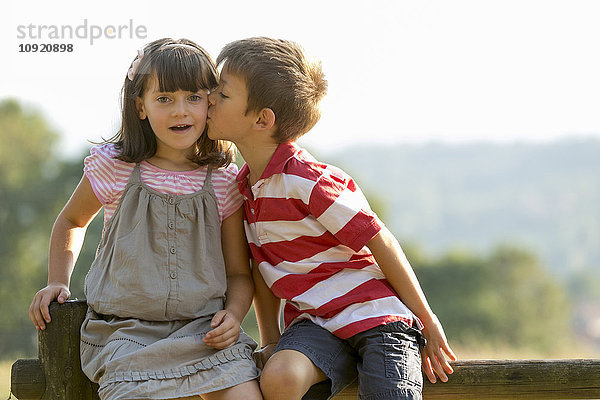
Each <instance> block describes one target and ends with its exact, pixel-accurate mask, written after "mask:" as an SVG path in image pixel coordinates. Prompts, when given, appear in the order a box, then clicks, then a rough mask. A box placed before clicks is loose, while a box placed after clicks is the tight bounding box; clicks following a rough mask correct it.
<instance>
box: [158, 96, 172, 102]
mask: <svg viewBox="0 0 600 400" xmlns="http://www.w3.org/2000/svg"><path fill="white" fill-rule="evenodd" d="M156 101H158V102H159V103H167V102H169V98H168V97H167V96H160V97H159V98H157V99H156Z"/></svg>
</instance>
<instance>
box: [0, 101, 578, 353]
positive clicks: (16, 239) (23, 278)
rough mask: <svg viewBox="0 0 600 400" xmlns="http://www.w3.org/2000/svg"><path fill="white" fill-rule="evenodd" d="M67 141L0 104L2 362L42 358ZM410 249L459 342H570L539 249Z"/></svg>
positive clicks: (79, 276) (561, 301) (67, 180)
mask: <svg viewBox="0 0 600 400" xmlns="http://www.w3.org/2000/svg"><path fill="white" fill-rule="evenodd" d="M59 138H60V136H59V133H58V132H56V131H55V130H54V129H52V128H51V127H50V125H49V124H48V122H47V121H46V120H45V119H44V117H43V116H42V115H41V114H40V113H39V112H38V111H36V110H34V109H29V108H27V107H24V106H23V105H21V104H20V103H19V102H17V101H16V100H12V99H8V100H3V101H1V102H0V276H1V277H2V278H1V280H0V359H14V358H17V357H29V356H34V355H36V354H37V342H36V338H37V333H36V331H35V329H34V328H33V325H32V323H31V321H30V320H29V316H28V308H29V304H30V302H31V299H32V297H33V295H34V294H35V292H36V291H37V290H39V289H40V288H42V287H43V286H44V285H45V284H46V279H47V263H48V244H49V238H50V232H51V229H52V224H53V222H54V219H55V218H56V216H57V215H58V213H59V212H60V210H61V208H62V207H63V206H64V204H65V203H66V201H67V199H68V197H69V196H70V194H71V193H72V191H73V189H74V188H75V186H76V185H77V182H78V181H79V179H80V178H81V175H82V171H83V158H84V157H85V154H82V155H81V156H80V157H79V158H77V159H75V160H71V159H64V158H63V157H61V156H59V154H60V153H59V148H58V146H59ZM342 167H343V166H342ZM385 211H386V212H387V213H388V214H389V213H390V210H389V209H388V210H385ZM382 212H383V210H382ZM101 230H102V216H101V213H100V214H99V215H98V216H97V217H96V218H95V220H94V222H92V224H91V226H90V228H89V229H88V233H87V238H86V242H85V244H84V248H83V249H82V252H81V254H80V257H79V260H78V262H77V265H76V267H75V272H74V274H73V277H72V282H71V292H72V297H73V298H75V297H77V298H80V299H81V298H83V280H84V277H85V274H86V273H87V270H88V268H89V265H90V264H91V262H92V260H93V257H94V254H95V249H96V246H97V244H98V241H99V238H100V235H101ZM405 250H406V252H407V255H408V257H409V259H410V260H411V263H412V264H413V267H414V268H415V271H416V273H417V275H418V277H419V280H420V282H421V284H422V286H423V288H424V290H425V293H426V295H427V298H428V299H429V301H430V303H431V305H432V307H433V309H434V310H435V312H436V313H437V315H438V316H439V318H440V319H441V320H442V322H443V324H444V327H445V329H446V333H447V335H448V337H449V339H450V340H451V342H453V343H458V344H460V345H463V346H469V345H473V343H475V342H479V343H487V344H490V345H494V344H496V343H497V344H503V345H505V344H510V345H511V346H514V347H517V348H519V347H522V348H531V347H535V348H536V350H537V351H539V352H540V353H542V354H543V353H544V352H547V353H549V354H550V353H551V352H552V351H553V350H554V346H556V343H559V342H562V343H570V340H571V339H570V338H571V337H572V331H571V327H570V324H569V318H568V316H569V313H570V307H571V302H570V300H569V298H568V296H567V294H566V293H567V292H566V289H565V288H564V287H563V286H562V285H561V284H560V282H558V281H557V280H556V279H555V278H553V277H552V276H551V275H549V274H548V273H547V272H546V269H545V268H544V266H543V265H541V263H540V261H539V259H538V257H537V256H536V255H535V254H534V253H532V252H531V251H529V250H527V249H525V248H515V247H502V246H500V247H497V248H496V249H494V250H493V251H492V252H490V253H489V254H485V255H481V254H477V253H474V252H469V251H468V250H465V251H461V252H458V251H454V252H448V253H446V254H444V255H441V256H436V257H432V256H428V255H427V254H425V253H424V252H423V251H420V250H419V249H418V247H417V246H410V245H408V246H405ZM255 325H256V323H255V320H254V318H253V316H252V315H250V316H249V317H248V318H247V320H246V321H245V326H246V327H249V331H254V332H255V329H254V327H255Z"/></svg>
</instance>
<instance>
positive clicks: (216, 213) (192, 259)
mask: <svg viewBox="0 0 600 400" xmlns="http://www.w3.org/2000/svg"><path fill="white" fill-rule="evenodd" d="M216 86H217V72H216V68H215V65H214V63H213V61H212V60H211V58H210V56H209V55H208V54H207V53H206V52H205V51H204V50H203V49H202V48H201V47H200V46H198V45H197V44H195V43H193V42H191V41H188V40H183V39H182V40H172V39H161V40H157V41H155V42H152V43H150V44H148V45H147V46H146V47H145V48H144V49H143V51H139V52H138V56H137V57H136V59H135V60H134V62H133V63H132V66H131V68H130V69H129V71H128V74H127V77H126V78H125V84H124V86H123V112H122V125H121V129H120V130H119V132H118V133H117V134H116V135H115V136H114V137H113V138H112V139H110V140H108V141H107V142H105V143H103V144H101V145H97V146H95V147H93V148H92V150H91V155H90V156H88V157H87V158H86V159H85V163H84V164H85V167H84V175H83V178H82V179H81V182H80V183H79V185H78V186H77V188H76V189H75V192H74V193H73V195H72V196H71V198H70V199H69V201H68V202H67V204H66V206H65V208H64V209H63V210H62V212H61V213H60V215H59V216H58V218H57V220H56V222H55V224H54V228H53V229H52V235H51V239H50V257H49V272H48V286H46V287H45V288H44V289H42V290H40V291H39V292H38V293H37V294H36V295H35V297H34V299H33V302H32V304H31V307H30V310H29V314H30V317H31V320H32V321H33V323H34V325H35V326H36V328H37V329H45V326H46V323H48V322H50V315H49V312H48V304H49V303H50V302H51V301H53V300H55V299H57V300H58V301H59V302H60V303H63V302H65V301H66V300H67V299H68V298H69V295H70V292H69V280H70V276H71V272H72V271H73V266H74V264H75V261H76V259H77V255H78V253H79V250H80V249H81V245H82V241H83V236H84V234H85V230H86V227H87V226H88V224H89V223H90V221H91V220H92V219H93V218H94V216H95V215H96V214H97V213H98V211H99V210H100V208H101V207H104V230H103V234H102V240H101V241H100V245H99V247H98V251H97V254H96V259H95V260H94V262H93V263H92V266H91V267H90V271H89V272H88V275H87V276H86V279H85V294H86V297H87V301H88V304H89V308H88V313H87V316H86V319H85V321H84V323H83V325H82V327H81V364H82V368H83V370H84V372H85V373H86V375H87V376H88V377H89V378H90V379H91V380H92V381H94V382H98V383H99V385H100V389H99V394H100V398H101V399H103V400H104V399H176V398H199V397H198V396H200V398H202V399H207V400H212V399H239V398H244V399H261V398H262V397H261V395H260V391H259V389H258V384H257V383H256V378H257V377H258V375H259V371H258V370H257V368H256V366H255V364H254V362H253V361H252V351H253V350H254V348H255V347H256V344H255V343H254V341H253V340H252V339H251V338H250V337H248V336H247V335H246V334H245V333H243V331H241V329H240V321H242V319H243V317H244V316H245V315H246V313H247V311H248V309H249V307H250V303H251V301H252V295H253V284H252V280H251V275H250V270H249V266H248V254H247V249H246V241H245V237H244V233H243V225H242V211H241V208H240V205H241V198H240V196H239V194H238V192H237V189H236V184H235V176H236V172H237V168H236V167H235V165H234V164H230V161H231V160H232V149H231V148H230V147H228V146H227V145H225V144H224V143H222V142H220V141H213V140H211V139H209V138H208V136H207V135H206V133H205V125H206V115H207V109H208V99H207V97H208V92H209V90H210V89H212V88H214V87H216Z"/></svg>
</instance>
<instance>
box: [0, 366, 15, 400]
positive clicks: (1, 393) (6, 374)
mask: <svg viewBox="0 0 600 400" xmlns="http://www.w3.org/2000/svg"><path fill="white" fill-rule="evenodd" d="M13 363H14V360H13V361H10V360H8V361H0V400H6V399H8V397H9V396H10V367H11V366H12V365H13ZM13 399H14V397H13Z"/></svg>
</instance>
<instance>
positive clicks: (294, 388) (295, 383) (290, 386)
mask: <svg viewBox="0 0 600 400" xmlns="http://www.w3.org/2000/svg"><path fill="white" fill-rule="evenodd" d="M326 379H327V376H325V374H324V373H323V371H321V370H320V369H319V368H317V366H316V365H315V364H313V362H312V361H311V360H310V359H309V358H308V357H307V356H305V355H304V354H302V353H300V352H299V351H296V350H281V351H278V352H277V353H275V354H273V355H272V356H271V358H270V359H269V361H267V364H266V365H265V368H264V370H263V372H262V375H261V377H260V388H261V391H262V394H263V396H264V398H265V400H294V399H298V400H300V399H301V398H302V396H303V395H304V394H305V393H306V392H307V391H308V389H310V387H311V386H312V385H314V384H315V383H318V382H321V381H324V380H326Z"/></svg>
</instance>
